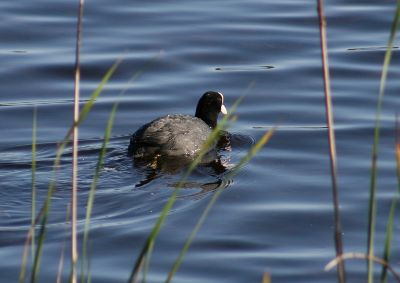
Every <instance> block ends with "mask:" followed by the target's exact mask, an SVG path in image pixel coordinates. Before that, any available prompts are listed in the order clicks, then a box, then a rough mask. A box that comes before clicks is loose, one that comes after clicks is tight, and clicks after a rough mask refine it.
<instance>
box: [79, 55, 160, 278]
mask: <svg viewBox="0 0 400 283" xmlns="http://www.w3.org/2000/svg"><path fill="white" fill-rule="evenodd" d="M161 54H162V52H161V51H160V53H159V54H157V55H156V56H154V57H153V58H151V60H149V62H147V63H146V64H145V65H144V66H143V67H142V68H141V70H139V71H137V72H135V74H134V75H133V76H132V78H131V79H130V80H129V81H128V84H127V85H126V87H124V89H123V90H122V91H121V93H120V94H119V96H118V101H117V102H115V103H114V105H113V108H112V110H111V113H110V116H109V118H108V122H107V127H106V129H105V132H104V139H103V144H102V147H101V151H100V154H99V158H98V161H97V164H96V170H95V174H94V177H93V181H92V184H91V186H90V191H89V198H88V201H87V206H86V218H85V227H84V234H83V244H82V265H81V283H83V282H85V271H87V274H88V275H87V278H86V279H87V280H86V282H90V281H91V278H90V269H89V262H88V251H87V246H88V241H89V233H90V221H91V217H92V211H93V205H94V199H95V193H96V188H97V183H98V179H99V177H100V171H101V168H102V166H103V163H104V157H105V155H106V153H107V145H108V143H109V140H110V137H111V132H112V127H113V124H114V120H115V115H116V113H117V109H118V106H119V104H120V101H121V98H122V97H123V96H124V95H125V92H126V91H127V90H128V88H129V86H130V85H131V84H132V83H133V82H135V81H136V80H137V79H138V78H139V76H140V75H142V74H143V72H144V70H146V69H147V68H149V67H150V66H152V65H153V64H154V62H155V61H156V60H157V59H158V58H159V56H160V55H161Z"/></svg>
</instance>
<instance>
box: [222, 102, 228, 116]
mask: <svg viewBox="0 0 400 283" xmlns="http://www.w3.org/2000/svg"><path fill="white" fill-rule="evenodd" d="M221 113H222V114H224V115H226V114H228V111H226V108H225V105H223V104H222V106H221Z"/></svg>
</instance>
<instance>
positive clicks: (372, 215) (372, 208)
mask: <svg viewBox="0 0 400 283" xmlns="http://www.w3.org/2000/svg"><path fill="white" fill-rule="evenodd" d="M399 20H400V0H398V1H397V8H396V12H395V16H394V19H393V23H392V27H391V30H390V36H389V40H388V45H387V50H386V52H385V58H384V61H383V67H382V73H381V79H380V85H379V96H378V103H377V106H376V116H375V128H374V143H373V147H372V161H371V180H370V198H369V209H368V210H369V212H368V248H367V254H368V256H369V257H373V256H374V239H375V223H376V179H377V160H378V153H379V136H380V123H381V112H382V105H383V98H384V94H385V88H386V80H387V75H388V71H389V65H390V60H391V58H392V49H393V44H394V39H395V36H396V32H397V26H398V24H399ZM373 274H374V265H373V261H368V283H372V282H373V280H374V278H373Z"/></svg>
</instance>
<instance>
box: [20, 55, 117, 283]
mask: <svg viewBox="0 0 400 283" xmlns="http://www.w3.org/2000/svg"><path fill="white" fill-rule="evenodd" d="M121 62H122V59H118V60H117V61H116V62H115V63H114V64H113V65H112V67H111V68H110V69H109V70H108V71H107V73H106V74H105V75H104V77H103V78H102V81H101V83H100V84H99V86H98V87H97V88H96V90H95V91H94V92H93V93H92V95H91V97H90V99H89V101H88V102H87V103H86V104H85V106H84V107H83V110H82V111H81V113H80V116H79V119H78V122H77V123H74V124H73V125H72V126H71V127H70V128H69V130H68V131H67V134H66V135H65V137H64V139H63V140H62V141H61V143H60V144H59V145H58V147H57V151H56V157H55V160H54V163H53V173H52V176H51V178H50V183H49V186H48V190H47V197H46V200H45V202H44V204H43V205H42V207H41V209H40V212H39V214H38V215H37V217H36V220H35V224H37V223H38V222H39V221H40V219H41V221H40V222H41V225H42V227H41V232H40V235H41V236H40V237H43V239H42V238H40V237H39V239H38V241H39V242H38V246H37V247H36V250H35V256H34V258H35V260H34V265H33V267H32V270H33V271H35V272H38V271H39V269H38V268H37V266H36V264H38V263H39V261H38V260H36V258H40V256H41V251H42V245H43V243H44V235H45V230H46V225H47V216H48V213H49V209H50V205H51V198H52V195H53V192H54V189H55V185H56V179H57V169H58V167H59V166H60V164H61V156H62V154H63V153H64V149H65V147H66V145H67V144H68V143H69V141H70V137H71V134H72V132H73V128H74V126H75V125H79V124H80V123H82V122H83V121H84V120H85V118H86V116H87V115H88V113H89V112H90V110H91V109H92V107H93V105H94V102H95V101H96V99H97V98H98V96H99V95H100V93H101V92H102V90H103V88H104V86H105V85H106V83H107V82H108V81H109V79H110V78H111V76H112V75H113V74H114V72H115V71H116V69H117V67H118V66H119V65H120V64H121ZM34 228H35V227H34V226H31V228H30V229H29V231H28V235H27V240H26V243H27V244H26V245H25V247H24V253H23V254H24V256H23V262H24V261H25V260H24V259H25V258H26V256H25V255H26V254H27V249H28V246H29V245H28V244H29V242H30V239H31V237H32V234H33V233H34ZM25 274H26V264H21V271H20V276H19V277H20V278H19V281H20V282H23V281H24V280H25Z"/></svg>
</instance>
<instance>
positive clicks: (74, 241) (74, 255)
mask: <svg viewBox="0 0 400 283" xmlns="http://www.w3.org/2000/svg"><path fill="white" fill-rule="evenodd" d="M83 3H84V0H79V9H78V12H79V14H78V22H77V25H76V47H75V84H74V88H75V89H74V129H73V136H72V137H73V145H72V221H71V259H72V263H71V268H72V270H71V283H77V281H78V279H77V266H76V265H77V262H78V236H77V217H78V216H77V215H78V212H77V210H78V204H77V202H78V134H79V128H78V125H77V122H78V119H79V102H80V76H81V73H80V46H81V37H82V18H83Z"/></svg>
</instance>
